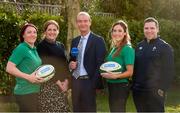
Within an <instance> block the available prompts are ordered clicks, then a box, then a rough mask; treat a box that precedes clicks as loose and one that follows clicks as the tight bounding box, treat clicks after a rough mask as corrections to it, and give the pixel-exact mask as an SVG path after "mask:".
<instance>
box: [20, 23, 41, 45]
mask: <svg viewBox="0 0 180 113" xmlns="http://www.w3.org/2000/svg"><path fill="white" fill-rule="evenodd" d="M29 26H31V27H34V28H35V29H36V31H38V29H37V27H36V26H35V25H34V24H32V23H25V24H24V25H23V26H22V28H21V31H20V37H19V38H20V42H24V37H23V35H24V32H25V30H26V29H27V27H29Z"/></svg>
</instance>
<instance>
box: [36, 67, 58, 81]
mask: <svg viewBox="0 0 180 113" xmlns="http://www.w3.org/2000/svg"><path fill="white" fill-rule="evenodd" d="M54 74H55V69H54V67H53V66H52V65H49V64H47V65H42V66H40V67H39V68H38V69H37V70H36V75H37V76H38V77H41V78H44V80H43V82H46V81H48V80H50V79H51V78H52V77H53V76H54Z"/></svg>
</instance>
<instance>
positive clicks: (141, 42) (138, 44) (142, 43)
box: [137, 40, 145, 46]
mask: <svg viewBox="0 0 180 113" xmlns="http://www.w3.org/2000/svg"><path fill="white" fill-rule="evenodd" d="M144 43H145V40H142V41H140V42H138V43H137V46H141V45H144Z"/></svg>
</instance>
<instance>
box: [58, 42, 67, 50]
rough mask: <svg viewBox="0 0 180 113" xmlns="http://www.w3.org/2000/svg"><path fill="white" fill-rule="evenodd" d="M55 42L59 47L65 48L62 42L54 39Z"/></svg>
mask: <svg viewBox="0 0 180 113" xmlns="http://www.w3.org/2000/svg"><path fill="white" fill-rule="evenodd" d="M56 44H57V45H58V46H60V47H61V48H63V49H65V46H64V44H63V43H62V42H59V41H56Z"/></svg>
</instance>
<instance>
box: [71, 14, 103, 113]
mask: <svg viewBox="0 0 180 113" xmlns="http://www.w3.org/2000/svg"><path fill="white" fill-rule="evenodd" d="M76 23H77V27H78V29H79V31H80V36H78V37H76V38H74V39H73V40H72V44H71V48H78V51H79V52H78V56H77V57H76V61H73V59H74V58H73V56H72V54H71V55H70V64H69V67H70V69H72V70H73V73H72V103H73V111H74V112H96V98H95V97H96V88H97V87H98V84H99V83H100V77H101V76H100V73H99V67H100V65H101V64H102V63H103V62H104V58H105V55H106V47H105V42H104V40H103V38H102V37H100V36H98V35H96V34H94V33H92V32H91V31H90V26H91V18H90V16H89V14H88V13H87V12H80V13H79V14H78V15H77V18H76ZM71 50H72V49H71Z"/></svg>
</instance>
